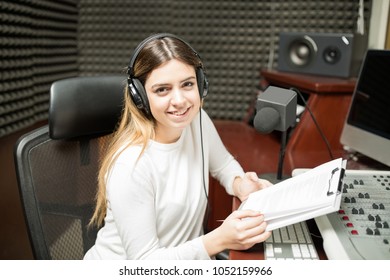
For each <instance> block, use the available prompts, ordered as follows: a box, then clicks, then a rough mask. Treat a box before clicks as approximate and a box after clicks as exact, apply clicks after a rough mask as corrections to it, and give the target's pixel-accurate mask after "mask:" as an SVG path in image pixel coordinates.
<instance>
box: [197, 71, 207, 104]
mask: <svg viewBox="0 0 390 280" xmlns="http://www.w3.org/2000/svg"><path fill="white" fill-rule="evenodd" d="M196 80H197V83H198V89H199V95H200V98H201V99H202V98H204V97H206V96H207V93H208V89H209V83H208V81H207V77H206V74H205V73H204V71H203V69H202V68H197V69H196Z"/></svg>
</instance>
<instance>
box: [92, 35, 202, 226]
mask: <svg viewBox="0 0 390 280" xmlns="http://www.w3.org/2000/svg"><path fill="white" fill-rule="evenodd" d="M171 59H178V60H181V61H183V62H184V63H186V64H188V65H192V66H193V67H194V68H195V69H196V68H199V67H203V65H202V62H201V60H200V58H199V57H198V56H197V54H196V53H194V51H193V49H192V48H191V47H190V46H189V45H187V44H186V43H185V42H183V41H181V40H179V39H177V38H174V37H172V38H171V37H163V38H156V39H154V40H152V41H150V42H148V43H147V44H145V46H144V47H143V49H142V50H141V51H140V52H139V54H138V56H137V59H136V61H135V65H134V76H135V77H137V79H139V80H140V81H141V83H142V84H143V85H145V81H146V79H147V78H148V76H149V75H150V73H151V72H152V71H153V70H154V69H155V68H157V67H158V66H160V65H162V64H163V63H165V62H167V61H169V60H171ZM128 91H129V89H128V87H127V86H126V90H125V91H124V108H123V112H122V117H121V120H120V122H119V125H118V128H117V129H116V131H115V133H114V134H113V137H112V140H111V143H110V145H109V147H108V150H107V153H106V154H105V156H104V158H103V160H102V163H101V167H100V170H99V174H98V191H97V195H96V207H95V211H94V213H93V216H92V218H91V221H90V225H92V224H95V225H97V226H101V225H102V224H103V221H104V218H105V216H106V212H107V197H106V176H107V174H108V172H109V171H110V169H111V167H112V165H113V163H114V162H115V160H116V159H117V157H118V156H119V155H120V151H123V150H124V149H126V148H127V147H129V146H132V145H142V151H141V153H140V156H141V155H142V153H143V152H144V150H145V149H146V146H147V144H148V141H149V139H153V138H154V136H155V119H154V118H153V116H151V115H147V114H145V112H143V111H141V110H140V109H138V108H137V107H136V106H135V104H134V102H133V100H132V99H131V97H130V94H129V92H128Z"/></svg>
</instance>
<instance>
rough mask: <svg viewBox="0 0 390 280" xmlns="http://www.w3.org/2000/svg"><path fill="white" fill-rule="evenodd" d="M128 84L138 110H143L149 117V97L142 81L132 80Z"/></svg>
mask: <svg viewBox="0 0 390 280" xmlns="http://www.w3.org/2000/svg"><path fill="white" fill-rule="evenodd" d="M128 84H129V91H130V95H131V99H132V100H133V102H134V104H135V105H136V106H137V108H138V109H142V110H144V111H145V112H146V114H147V115H150V107H149V100H148V96H147V94H146V91H145V88H144V86H143V85H142V83H141V81H140V80H138V79H134V78H132V79H130V80H129V83H128Z"/></svg>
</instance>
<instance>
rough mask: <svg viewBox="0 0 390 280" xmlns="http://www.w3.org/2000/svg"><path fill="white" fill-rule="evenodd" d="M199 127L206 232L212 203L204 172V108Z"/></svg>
mask: <svg viewBox="0 0 390 280" xmlns="http://www.w3.org/2000/svg"><path fill="white" fill-rule="evenodd" d="M199 127H200V146H201V151H202V178H203V190H204V194H205V196H206V200H207V205H206V212H205V217H204V220H203V229H204V232H206V230H207V224H208V221H209V216H210V211H211V205H210V201H209V196H208V194H207V190H206V178H205V174H204V172H205V164H204V148H203V129H202V108H201V109H200V110H199Z"/></svg>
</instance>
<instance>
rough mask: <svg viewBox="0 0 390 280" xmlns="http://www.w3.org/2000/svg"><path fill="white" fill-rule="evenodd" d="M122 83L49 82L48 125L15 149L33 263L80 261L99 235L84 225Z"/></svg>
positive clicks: (98, 80) (115, 119)
mask: <svg viewBox="0 0 390 280" xmlns="http://www.w3.org/2000/svg"><path fill="white" fill-rule="evenodd" d="M125 81H126V78H125V77H124V76H105V77H78V78H70V79H65V80H60V81H57V82H54V83H53V84H52V86H51V89H50V106H49V107H50V108H49V124H48V125H46V126H44V127H42V128H39V129H37V130H35V131H32V132H30V133H28V134H26V135H24V136H22V137H21V138H20V139H19V140H18V142H17V143H16V146H15V151H14V156H15V166H16V173H17V178H18V183H19V189H20V193H21V197H22V204H23V208H24V212H25V218H26V223H27V226H28V231H29V237H30V240H31V244H32V248H33V253H34V257H35V258H36V259H82V258H83V256H84V254H85V252H86V251H87V250H88V249H89V248H90V247H91V246H92V245H93V244H94V242H95V239H96V233H97V230H98V229H97V228H90V227H88V226H87V224H88V223H89V220H90V218H91V215H92V213H93V205H94V200H95V194H96V190H97V172H98V167H99V161H100V158H101V156H102V152H103V151H104V149H105V147H106V145H107V143H108V141H107V140H108V139H109V138H110V134H111V132H112V131H113V129H114V128H115V125H116V124H117V122H118V119H119V117H120V114H121V111H122V106H123V90H124V85H125V83H124V82H125Z"/></svg>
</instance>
